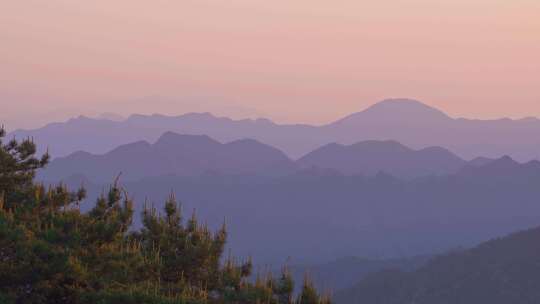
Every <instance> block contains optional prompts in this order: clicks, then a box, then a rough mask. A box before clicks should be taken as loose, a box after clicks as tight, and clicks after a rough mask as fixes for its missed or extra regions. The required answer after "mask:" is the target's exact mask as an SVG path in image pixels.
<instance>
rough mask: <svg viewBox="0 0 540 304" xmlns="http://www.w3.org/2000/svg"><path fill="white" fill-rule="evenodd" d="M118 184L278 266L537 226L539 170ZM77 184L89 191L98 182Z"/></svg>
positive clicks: (468, 241)
mask: <svg viewBox="0 0 540 304" xmlns="http://www.w3.org/2000/svg"><path fill="white" fill-rule="evenodd" d="M81 180H84V177H82V176H80V177H78V178H75V177H74V178H73V179H71V180H70V183H72V184H73V185H74V186H79V185H80V183H81ZM124 184H125V188H126V189H127V190H128V191H129V193H130V195H132V196H133V197H134V198H135V199H136V201H137V204H138V205H137V208H138V209H139V210H140V209H141V208H142V205H143V202H144V200H145V198H148V200H149V203H151V202H153V203H155V204H156V205H158V206H159V205H160V204H162V202H163V201H164V200H165V198H166V196H167V194H168V193H170V191H171V190H172V191H174V192H175V193H176V194H177V197H178V198H179V199H180V200H181V201H183V202H184V207H185V210H186V213H187V214H186V216H188V215H189V214H190V213H191V211H192V210H193V209H196V210H197V213H198V214H200V215H201V217H203V218H205V219H207V220H208V221H209V224H210V225H211V226H212V227H217V226H219V225H220V224H221V223H222V222H223V220H224V218H225V219H226V221H227V223H228V228H229V230H230V235H231V238H230V245H231V247H232V248H235V250H237V252H236V253H238V254H239V255H243V256H248V255H253V256H257V257H258V260H259V261H268V262H279V263H280V264H281V263H283V262H284V261H285V260H286V258H287V257H289V256H291V257H293V258H294V259H295V260H296V261H298V259H301V260H302V261H303V260H304V259H305V260H306V261H308V262H314V261H315V262H316V261H323V260H330V259H334V258H338V257H343V256H351V255H356V256H365V257H376V258H389V257H403V256H411V255H418V254H426V253H433V252H441V251H444V250H448V249H452V248H456V247H460V246H471V245H474V244H477V243H478V242H480V241H482V240H486V239H489V238H492V237H495V236H498V235H503V234H506V233H509V232H512V231H516V230H518V229H523V228H528V227H532V226H534V225H536V224H538V223H539V222H540V204H539V203H538V197H540V187H538V185H539V184H540V166H539V165H538V163H537V162H531V163H526V164H519V163H516V162H514V161H512V160H511V159H509V158H502V159H498V160H495V161H492V162H489V163H488V164H487V165H484V166H478V165H476V166H467V167H465V168H464V169H462V170H460V171H459V172H458V173H456V174H453V175H448V176H439V177H423V178H418V179H413V180H409V181H406V180H400V179H396V178H394V177H392V176H390V175H385V174H378V175H376V176H374V177H361V176H345V175H341V174H339V173H337V172H335V171H331V170H330V171H329V170H317V169H310V170H306V171H300V172H298V173H295V174H291V175H287V176H282V177H268V176H260V175H243V176H239V175H237V176H231V175H220V174H213V175H201V176H198V177H182V176H161V177H150V178H145V179H142V180H140V181H133V182H125V183H124ZM85 185H87V187H88V190H89V192H90V194H92V195H97V194H99V193H101V192H102V191H103V189H104V187H106V184H97V185H93V184H92V183H91V182H89V181H86V182H85ZM83 208H86V207H84V205H83ZM138 223H139V222H138V218H136V219H135V224H136V225H138Z"/></svg>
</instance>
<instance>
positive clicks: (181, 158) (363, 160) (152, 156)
mask: <svg viewBox="0 0 540 304" xmlns="http://www.w3.org/2000/svg"><path fill="white" fill-rule="evenodd" d="M487 162H488V161H487V160H486V161H485V163H487ZM478 163H480V161H479V160H476V161H473V162H472V163H471V165H475V164H478ZM465 165H467V162H465V161H464V160H462V159H460V158H459V157H457V156H455V155H454V154H452V153H451V152H449V151H447V150H445V149H443V148H439V147H431V148H426V149H422V150H419V151H415V150H412V149H409V148H407V147H405V146H403V145H401V144H399V143H397V142H393V141H366V142H360V143H357V144H354V145H351V146H343V145H339V144H330V145H327V146H324V147H322V148H319V149H317V150H315V151H313V152H311V153H309V154H308V155H306V156H305V157H303V158H301V159H300V160H298V161H296V162H293V161H292V160H290V159H289V158H287V156H286V155H285V154H284V153H283V152H281V151H279V150H277V149H275V148H272V147H270V146H267V145H264V144H262V143H259V142H257V141H255V140H247V139H244V140H238V141H234V142H230V143H227V144H221V143H219V142H217V141H215V140H213V139H211V138H209V137H208V136H203V135H179V134H175V133H172V132H167V133H165V134H164V135H163V136H161V137H160V138H159V139H158V140H157V141H156V142H155V143H154V144H149V143H148V142H145V141H139V142H135V143H130V144H126V145H122V146H120V147H118V148H115V149H113V150H112V151H110V152H108V153H106V154H103V155H94V154H90V153H87V152H76V153H73V154H71V155H69V156H67V157H60V158H56V159H55V160H54V161H53V162H52V163H51V164H50V165H49V166H48V167H47V168H46V169H45V170H44V171H43V172H41V173H40V175H39V177H40V178H41V179H47V180H62V179H66V178H68V177H70V176H72V175H84V176H85V177H87V178H89V179H90V180H91V181H93V182H98V183H102V182H110V181H112V180H113V179H114V177H115V176H117V175H118V174H119V173H123V179H124V180H137V179H141V178H143V177H152V176H162V175H171V176H200V175H211V174H226V175H259V176H286V175H289V174H292V173H294V172H296V171H298V170H309V169H310V168H319V169H332V170H335V171H338V172H341V173H343V174H346V175H366V176H373V175H376V174H378V173H379V172H386V173H388V174H391V175H392V176H395V177H398V178H407V179H408V178H416V177H422V176H429V175H445V174H451V173H455V172H457V171H458V170H459V169H461V168H463V167H464V166H465Z"/></svg>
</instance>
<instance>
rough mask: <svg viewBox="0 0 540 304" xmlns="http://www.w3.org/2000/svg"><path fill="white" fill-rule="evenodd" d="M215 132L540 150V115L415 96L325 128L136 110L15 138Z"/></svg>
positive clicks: (294, 144) (68, 143) (467, 153)
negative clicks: (452, 113)
mask: <svg viewBox="0 0 540 304" xmlns="http://www.w3.org/2000/svg"><path fill="white" fill-rule="evenodd" d="M167 131H173V132H176V133H181V134H192V135H208V136H210V137H212V138H214V139H216V140H218V141H220V142H230V141H234V140H239V139H243V138H253V139H256V140H258V141H260V142H264V143H266V144H269V145H272V146H274V147H276V148H278V149H280V150H282V151H284V152H285V153H286V154H287V155H288V156H289V157H290V158H293V159H297V158H300V157H301V156H303V155H305V154H306V153H309V152H310V151H313V150H314V149H316V148H317V147H320V146H322V145H325V144H328V143H331V142H337V143H340V144H346V145H350V144H354V143H356V142H359V141H365V140H395V141H398V142H400V143H402V144H404V145H406V146H408V147H411V148H413V149H423V148H426V147H430V146H441V147H445V148H447V149H449V150H451V151H453V152H454V153H456V154H457V155H458V156H460V157H462V158H465V159H473V158H476V157H479V156H483V157H489V158H499V157H501V156H503V155H509V156H511V157H512V158H514V159H517V160H519V161H529V160H532V159H536V158H537V157H538V156H539V155H540V139H538V136H537V134H538V133H539V132H540V120H538V119H535V118H526V119H520V120H511V119H499V120H472V119H463V118H459V119H455V118H451V117H449V116H448V115H446V114H444V113H443V112H441V111H439V110H437V109H434V108H432V107H429V106H427V105H425V104H422V103H420V102H418V101H414V100H407V99H391V100H385V101H382V102H379V103H377V104H375V105H373V106H371V107H369V108H368V109H366V110H364V111H362V112H359V113H355V114H352V115H349V116H347V117H345V118H343V119H339V120H337V121H335V122H333V123H330V124H327V125H322V126H310V125H279V124H275V123H273V122H271V121H269V120H267V119H257V120H250V119H246V120H232V119H228V118H220V117H215V116H213V115H211V114H209V113H202V114H195V113H194V114H186V115H181V116H176V117H173V116H163V115H149V116H148V115H133V116H131V117H129V118H128V119H126V120H123V121H112V120H107V119H91V118H87V117H79V118H75V119H71V120H69V121H67V122H64V123H53V124H49V125H47V126H45V127H43V128H40V129H36V130H18V131H15V132H12V133H11V134H10V136H16V137H18V138H23V137H32V138H34V140H35V141H36V142H37V143H38V146H46V145H49V147H50V149H51V152H52V154H53V155H55V156H66V155H69V154H71V153H73V152H76V151H87V152H90V153H94V154H96V153H97V154H102V153H105V152H107V151H110V150H111V149H113V148H115V147H116V146H118V145H120V144H127V143H130V142H135V141H139V140H145V141H148V142H154V141H156V140H157V139H158V138H159V136H161V134H163V133H164V132H167Z"/></svg>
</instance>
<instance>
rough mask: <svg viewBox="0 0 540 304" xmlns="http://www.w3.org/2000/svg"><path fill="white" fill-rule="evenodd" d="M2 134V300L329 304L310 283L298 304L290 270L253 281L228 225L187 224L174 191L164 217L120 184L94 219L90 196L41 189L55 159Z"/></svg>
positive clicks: (102, 303) (30, 144)
mask: <svg viewBox="0 0 540 304" xmlns="http://www.w3.org/2000/svg"><path fill="white" fill-rule="evenodd" d="M4 137H5V132H4V130H3V129H0V303H81V304H85V303H99V304H107V303H128V304H129V303H158V304H172V303H186V304H188V303H191V304H197V303H209V304H213V303H216V304H218V303H219V304H221V303H246V304H248V303H261V304H263V303H267V304H294V303H298V304H300V303H301V304H326V303H329V301H328V299H327V298H325V297H321V296H319V295H318V293H317V292H316V291H315V290H314V288H313V287H312V285H311V284H310V283H309V282H308V281H306V283H305V284H304V285H305V286H304V287H303V290H302V293H301V294H300V295H299V296H298V298H296V299H295V298H294V297H293V289H294V283H293V281H292V278H291V276H290V274H289V273H288V272H287V271H286V270H284V271H283V273H282V275H281V277H279V278H278V279H274V278H272V277H271V276H267V277H266V278H264V279H263V278H259V279H257V281H256V282H250V281H249V280H248V279H247V278H248V276H249V275H250V274H251V271H252V263H251V261H246V262H243V263H239V262H237V261H236V260H235V259H234V258H232V257H230V258H228V259H223V258H222V257H223V251H224V246H225V242H226V238H227V232H226V227H225V225H223V227H221V229H219V230H218V231H216V232H212V231H210V230H209V228H208V227H207V226H205V225H201V224H199V223H198V220H197V217H196V216H195V214H193V215H192V216H191V217H190V218H189V219H188V220H184V219H183V216H182V213H181V209H180V207H179V204H178V203H177V201H176V199H175V197H174V195H172V194H171V196H170V197H169V199H168V200H167V202H166V204H165V208H164V214H163V215H161V214H160V213H159V212H158V210H156V209H155V208H153V207H148V206H146V207H145V209H144V211H143V214H142V215H143V224H144V227H143V228H142V229H141V230H140V231H130V226H131V220H132V216H133V212H134V209H133V202H132V200H131V199H130V198H129V196H128V194H127V193H125V192H124V191H123V190H122V188H121V187H120V186H119V185H118V183H117V182H115V183H114V184H113V185H112V186H111V187H110V189H109V191H108V192H107V193H104V194H103V195H102V196H101V197H99V198H98V199H97V202H96V204H95V206H94V207H93V208H92V209H91V210H90V211H89V212H87V213H83V212H81V211H80V209H79V204H80V203H82V202H83V201H84V199H85V195H86V193H85V190H84V189H79V190H78V191H76V192H72V191H70V190H69V189H67V187H65V186H64V185H58V186H56V187H45V186H44V185H42V184H39V183H35V182H34V176H35V173H36V170H38V169H40V168H43V167H44V166H45V165H46V164H47V163H48V160H49V155H48V154H45V155H43V156H42V157H39V158H38V157H36V156H35V154H36V147H35V145H34V143H33V142H32V141H31V140H30V139H27V140H24V141H22V142H17V141H16V140H11V141H9V142H8V143H6V144H4V143H3V142H2V139H3V138H4Z"/></svg>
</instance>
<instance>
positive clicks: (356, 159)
mask: <svg viewBox="0 0 540 304" xmlns="http://www.w3.org/2000/svg"><path fill="white" fill-rule="evenodd" d="M297 164H298V165H299V167H301V168H309V167H320V168H331V169H336V170H338V171H340V172H342V173H344V174H347V175H353V174H364V175H376V174H377V173H379V172H385V173H388V174H390V175H392V176H395V177H400V178H414V177H419V176H427V175H442V174H450V173H455V172H457V171H458V170H459V169H461V168H463V166H465V164H466V162H465V161H464V160H463V159H461V158H459V157H457V156H456V155H454V154H452V153H451V152H450V151H448V150H445V149H443V148H440V147H430V148H425V149H422V150H419V151H415V150H412V149H410V148H407V147H405V146H403V145H402V144H400V143H398V142H396V141H364V142H360V143H356V144H353V145H349V146H345V145H340V144H335V143H334V144H329V145H326V146H324V147H321V148H319V149H317V150H315V151H313V152H311V153H308V154H307V155H306V156H304V157H302V158H300V159H299V160H298V161H297Z"/></svg>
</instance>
